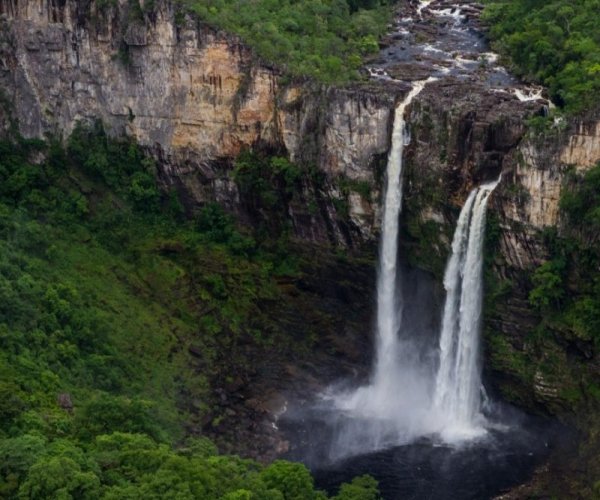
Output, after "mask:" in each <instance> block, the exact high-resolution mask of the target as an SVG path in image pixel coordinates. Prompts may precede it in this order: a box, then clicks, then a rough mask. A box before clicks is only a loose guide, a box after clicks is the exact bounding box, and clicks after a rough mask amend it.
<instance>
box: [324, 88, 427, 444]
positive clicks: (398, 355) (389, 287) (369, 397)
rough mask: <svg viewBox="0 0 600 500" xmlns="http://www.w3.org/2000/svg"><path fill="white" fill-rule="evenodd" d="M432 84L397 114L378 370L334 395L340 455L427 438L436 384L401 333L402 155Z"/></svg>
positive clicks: (383, 247)
mask: <svg viewBox="0 0 600 500" xmlns="http://www.w3.org/2000/svg"><path fill="white" fill-rule="evenodd" d="M430 80H432V79H430ZM430 80H426V81H421V82H415V83H414V84H413V85H414V86H413V88H412V90H411V91H410V92H409V93H408V95H407V96H406V97H405V99H404V100H403V101H402V102H401V103H400V104H399V105H398V106H397V107H396V111H395V116H394V128H393V132H392V147H391V150H390V153H389V156H388V164H387V182H386V190H385V197H384V204H383V220H382V227H381V244H380V256H379V269H378V275H377V343H376V357H375V366H374V369H373V375H372V378H371V383H370V384H369V385H367V386H363V387H359V388H358V389H355V390H353V391H351V392H349V393H344V394H338V395H336V396H334V399H335V403H336V406H337V407H338V408H339V409H342V410H345V411H346V412H347V413H346V415H347V416H348V417H350V420H348V421H344V422H342V423H340V425H339V427H338V431H339V435H338V442H337V443H335V444H334V448H335V452H336V453H338V454H339V455H340V456H343V455H348V454H353V453H359V452H364V451H365V450H367V449H378V448H382V447H385V446H390V445H395V444H398V443H400V442H402V441H404V442H406V441H409V440H410V439H412V438H414V437H415V436H416V435H420V434H422V431H421V430H420V426H421V424H422V422H423V419H424V414H425V413H427V412H428V411H429V406H430V403H429V398H430V396H429V395H430V393H431V383H430V380H428V377H427V376H426V375H425V374H424V373H423V369H424V367H423V366H422V364H420V363H418V361H417V359H416V356H414V355H413V354H414V353H413V351H414V347H413V346H412V344H411V341H410V340H406V339H403V338H402V336H401V335H400V334H399V333H400V326H401V325H400V322H401V316H402V299H401V293H399V291H398V283H399V282H400V281H401V280H400V279H399V276H398V274H399V272H398V227H399V217H400V212H401V209H402V164H403V161H402V160H403V158H402V157H403V152H404V147H405V146H406V145H407V144H408V142H409V134H408V131H407V129H406V124H405V120H404V112H405V110H406V107H407V106H408V105H409V104H410V103H411V102H412V100H413V99H414V98H415V97H416V96H417V95H418V94H419V92H421V91H422V90H423V88H424V87H425V85H426V84H427V83H428V82H429V81H430ZM420 410H422V413H421V412H420ZM365 420H366V421H365Z"/></svg>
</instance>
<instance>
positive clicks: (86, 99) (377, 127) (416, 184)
mask: <svg viewBox="0 0 600 500" xmlns="http://www.w3.org/2000/svg"><path fill="white" fill-rule="evenodd" d="M99 5H103V6H104V7H100V6H99ZM400 76H401V75H400ZM408 76H410V75H408ZM408 79H409V78H408ZM0 88H1V89H2V96H1V97H2V99H1V103H2V105H1V106H0V123H1V127H2V129H4V130H7V129H8V128H9V126H10V122H11V120H12V121H13V122H14V123H15V124H16V125H17V127H18V129H19V131H20V133H21V134H22V135H23V136H24V137H28V138H32V137H44V136H45V135H46V134H54V135H62V136H63V137H67V136H68V135H69V134H70V132H71V131H72V130H73V129H74V127H75V126H76V125H77V123H78V122H79V121H93V120H96V119H100V120H102V122H103V123H104V124H105V126H106V128H107V129H108V131H109V132H110V133H111V134H114V135H121V134H127V135H129V136H132V137H134V138H135V139H136V140H137V141H138V142H139V143H140V144H142V145H143V146H144V147H146V148H147V149H148V150H150V151H151V152H152V153H153V154H154V156H155V157H156V158H157V160H158V164H159V165H160V174H161V180H162V182H163V183H164V184H165V186H167V187H175V188H177V189H178V190H179V192H180V193H182V195H183V198H184V199H185V200H186V202H187V205H188V207H189V208H190V209H192V210H193V209H194V207H196V206H200V205H202V204H203V203H205V202H207V201H212V200H216V201H219V202H221V203H222V204H224V205H225V206H226V207H228V209H229V210H231V211H232V212H234V213H236V214H237V215H238V216H239V217H240V219H241V220H242V221H244V220H249V218H248V217H247V213H246V210H245V206H244V203H243V200H242V199H241V195H240V192H239V190H238V188H237V186H236V183H235V182H234V181H233V179H232V175H231V172H232V168H233V162H234V159H235V157H236V156H237V155H238V154H239V153H240V151H242V150H244V149H247V148H255V149H264V150H268V151H271V152H276V153H277V154H282V155H287V156H288V157H289V158H290V159H292V160H293V161H295V162H298V163H299V164H301V165H303V166H305V167H308V166H310V167H314V168H316V169H317V171H318V172H320V173H321V174H322V178H323V180H322V181H321V184H319V185H318V186H315V185H314V184H311V183H310V182H308V181H305V182H303V187H302V190H303V193H302V196H300V199H301V200H305V201H306V200H308V199H309V198H310V199H313V198H311V196H312V195H311V196H309V194H310V193H312V192H314V191H319V196H318V197H317V202H318V203H316V209H315V208H314V207H312V208H311V207H310V206H309V205H310V204H309V203H308V201H306V202H305V203H303V202H297V203H295V204H290V206H288V208H287V210H288V213H287V216H288V217H289V219H290V220H291V222H292V227H293V231H294V234H295V236H296V237H298V238H299V239H302V240H306V241H311V242H313V243H318V244H331V245H334V246H343V247H352V248H354V247H361V246H363V245H365V244H367V245H369V246H370V247H371V248H372V245H373V244H374V243H375V242H376V241H377V233H378V220H379V214H380V207H379V204H378V200H380V194H379V193H380V189H381V182H382V172H383V168H384V167H385V159H386V155H387V151H388V149H389V142H390V133H391V123H392V119H393V110H394V107H395V103H396V102H397V101H398V99H399V98H401V96H402V95H404V93H405V92H406V90H407V88H406V86H405V85H402V84H396V83H392V82H387V83H378V84H375V83H372V84H356V85H352V86H348V87H346V88H331V87H326V86H322V85H317V84H314V83H309V82H294V83H286V84H285V85H284V84H282V78H281V77H280V75H279V74H278V72H277V70H276V69H274V68H272V67H270V66H269V65H267V64H264V63H262V62H261V61H260V60H258V59H257V58H256V57H255V56H254V55H253V54H252V53H251V52H250V51H249V50H248V49H247V48H246V47H245V46H244V44H243V43H241V41H240V40H239V39H238V38H236V37H234V36H231V35H228V34H225V33H223V32H220V31H217V30H214V29H212V28H210V27H207V26H205V25H202V24H200V23H198V22H196V21H195V20H194V19H192V18H191V17H189V16H187V15H183V14H181V13H180V12H177V11H176V9H175V8H174V7H173V4H171V3H170V2H167V1H162V0H161V1H157V2H154V5H153V7H152V9H148V11H146V12H142V13H141V14H140V15H137V17H136V16H135V15H133V14H132V13H131V12H129V4H128V2H126V1H124V0H119V1H118V2H115V3H114V4H113V3H106V2H103V3H102V4H99V3H98V2H77V1H75V0H43V1H32V0H30V1H24V0H0ZM543 113H544V103H543V102H541V101H531V102H520V101H519V100H518V99H517V98H516V97H514V96H513V95H512V94H509V93H501V92H492V91H490V90H489V89H486V88H485V86H483V85H482V84H480V83H478V82H477V81H475V80H473V81H462V82H460V81H454V80H452V79H451V78H449V79H445V80H443V81H439V82H435V83H431V84H429V85H428V86H427V87H426V89H425V90H424V91H423V93H422V94H421V95H420V96H419V97H418V98H417V99H416V101H415V102H414V104H413V105H412V106H411V108H410V109H409V111H408V123H409V125H410V129H411V134H412V139H411V144H410V146H409V147H408V148H407V153H406V155H407V156H406V162H407V169H406V183H405V194H406V197H405V213H404V215H403V218H404V222H403V233H404V234H403V237H402V251H403V253H404V255H405V256H406V257H407V259H408V260H409V262H410V263H412V264H413V265H415V266H417V267H420V268H423V269H426V270H428V271H430V272H432V273H433V274H435V275H436V276H437V277H438V278H439V277H441V273H442V272H443V268H444V264H445V260H446V258H447V255H448V251H449V245H450V241H451V236H452V232H453V228H454V225H455V222H456V218H457V215H458V211H459V209H460V206H461V205H462V203H463V202H464V200H465V198H466V196H467V195H468V192H469V190H470V189H471V187H472V186H473V185H474V184H476V183H478V182H481V181H484V180H487V179H491V178H497V177H498V176H499V175H500V174H502V182H501V184H500V186H499V188H498V189H497V191H496V192H495V194H494V196H493V198H492V203H491V207H490V220H492V221H493V223H494V224H495V230H496V235H495V236H496V254H495V259H494V260H493V262H492V263H491V264H490V265H491V268H492V269H493V271H494V273H493V274H494V280H495V282H496V285H498V286H499V287H501V285H502V284H504V285H506V287H508V288H510V293H509V294H505V295H497V296H496V295H494V297H493V301H495V304H492V305H494V306H495V310H494V311H493V312H492V313H490V314H488V315H487V318H488V321H487V327H486V328H487V330H488V331H490V332H493V335H498V334H501V335H502V338H503V339H506V342H505V343H503V344H502V345H503V346H504V348H506V349H509V350H511V352H513V354H514V356H520V355H521V354H523V355H529V354H528V351H527V350H528V344H527V341H526V339H527V336H528V334H529V333H530V331H531V329H532V328H534V326H535V325H536V324H537V322H538V321H539V318H538V317H537V313H536V312H535V311H533V310H532V309H531V307H530V306H529V304H528V301H527V295H528V291H529V287H530V281H529V275H530V274H531V272H532V271H533V270H534V269H535V268H536V267H537V266H539V265H540V264H541V263H542V262H544V260H545V259H546V258H547V257H548V255H547V253H548V252H547V249H546V247H545V245H544V243H543V239H542V237H541V234H542V233H543V231H544V230H545V229H546V228H552V227H559V226H560V224H561V220H560V213H559V207H558V201H559V198H560V193H561V189H562V186H563V181H564V175H565V172H566V171H567V170H568V169H569V168H575V169H576V170H578V171H580V172H583V171H585V170H586V169H588V168H590V167H591V166H593V165H594V164H595V163H596V162H598V161H599V160H600V120H598V119H597V117H594V116H591V117H588V118H587V119H585V120H579V121H577V122H573V123H564V124H562V125H561V124H559V126H557V127H556V129H555V130H553V131H551V132H550V133H549V134H547V135H546V136H545V137H546V139H544V138H543V137H541V136H535V135H533V134H532V133H531V132H530V131H528V128H527V125H526V122H527V120H528V119H529V118H530V117H532V116H537V115H541V114H543ZM548 137H549V139H548ZM357 186H362V187H361V188H360V189H359V188H358V187H357ZM365 187H366V188H367V189H368V191H369V192H370V196H365V195H364V192H362V191H364V190H365ZM509 284H510V286H509ZM490 307H491V306H490ZM492 340H493V339H492ZM492 340H490V341H489V342H488V344H487V345H488V349H489V350H491V352H490V353H489V355H490V356H491V357H492V359H495V363H493V364H492V365H493V370H494V371H495V376H496V379H497V380H498V381H499V383H498V384H499V386H500V388H501V389H502V386H503V380H506V381H508V382H510V384H512V386H515V385H516V386H518V387H520V388H521V389H520V390H518V391H517V392H516V393H515V394H513V395H512V396H514V397H513V399H517V400H520V401H521V402H522V403H523V404H524V405H526V406H529V407H532V406H535V405H537V404H539V405H540V407H542V408H544V409H548V408H550V409H552V408H554V409H556V408H560V405H561V404H562V403H561V398H560V391H561V387H560V383H559V382H558V381H556V380H554V381H553V380H548V379H547V377H545V376H544V374H543V373H542V372H535V373H534V375H533V376H532V377H529V378H524V377H522V376H521V375H522V374H519V373H513V371H514V370H513V368H514V367H512V366H511V365H510V363H509V362H508V361H507V360H505V359H504V358H502V356H498V353H497V352H496V351H497V350H498V349H497V347H494V345H495V344H493V342H492ZM494 356H496V357H495V358H494ZM532 356H533V355H532ZM532 359H533V358H532ZM569 383H570V382H569ZM505 386H506V387H508V385H505ZM506 395H507V396H508V397H511V394H506ZM532 402H533V403H532Z"/></svg>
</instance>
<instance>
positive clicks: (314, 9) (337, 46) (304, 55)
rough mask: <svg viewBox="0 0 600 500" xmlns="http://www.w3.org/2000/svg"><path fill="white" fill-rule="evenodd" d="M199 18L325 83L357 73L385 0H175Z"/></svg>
mask: <svg viewBox="0 0 600 500" xmlns="http://www.w3.org/2000/svg"><path fill="white" fill-rule="evenodd" d="M180 1H181V2H182V3H183V4H184V5H185V6H186V7H188V8H190V9H191V10H192V11H193V12H194V13H196V14H197V15H198V16H199V17H200V19H202V20H203V21H206V22H208V23H210V24H212V25H214V26H217V27H219V28H222V29H224V30H227V31H229V32H231V33H235V34H237V35H240V36H241V37H242V39H243V40H244V41H245V42H246V43H248V44H249V45H250V46H251V47H252V48H254V49H255V50H256V52H257V53H258V55H260V56H261V57H262V58H264V59H266V60H267V61H271V62H273V63H276V64H278V65H280V66H281V67H282V68H283V69H284V70H285V71H286V72H287V73H289V74H291V75H294V76H310V77H313V78H316V79H317V80H319V81H322V82H325V83H334V82H335V83H340V82H346V81H348V80H356V79H358V78H359V73H358V69H359V68H360V66H361V65H362V61H363V57H364V56H366V55H368V54H372V53H376V52H377V51H378V49H379V48H378V44H377V39H378V38H379V37H380V36H381V35H382V34H383V33H384V32H385V29H386V26H387V22H388V20H389V19H390V12H391V11H390V8H389V7H388V4H389V3H390V2H388V1H387V0H295V1H293V2H291V1H289V0H257V1H254V2H245V1H234V0H202V1H200V0H180Z"/></svg>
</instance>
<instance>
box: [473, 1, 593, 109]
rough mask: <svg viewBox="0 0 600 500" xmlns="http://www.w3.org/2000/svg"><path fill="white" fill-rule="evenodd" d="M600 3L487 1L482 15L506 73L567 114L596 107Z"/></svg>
mask: <svg viewBox="0 0 600 500" xmlns="http://www.w3.org/2000/svg"><path fill="white" fill-rule="evenodd" d="M599 12H600V1H599V0H580V1H577V2H573V1H570V0H502V1H496V0H490V1H489V2H488V5H487V7H486V9H485V11H484V19H485V20H486V21H487V22H488V23H489V25H490V30H489V35H490V37H491V39H492V41H493V47H494V49H495V50H497V51H499V52H500V53H501V54H504V55H506V56H508V57H510V61H511V69H512V70H513V71H514V72H515V73H516V74H518V75H520V76H522V77H523V78H525V79H528V80H530V81H532V82H538V83H542V84H543V85H545V86H547V87H548V88H549V90H550V95H551V98H552V99H553V100H554V101H555V102H556V103H557V104H559V105H560V106H564V107H565V108H566V109H567V110H568V111H571V112H578V111H582V110H585V109H587V108H588V107H590V106H592V105H597V103H598V95H599V93H600V25H599V24H598V13H599Z"/></svg>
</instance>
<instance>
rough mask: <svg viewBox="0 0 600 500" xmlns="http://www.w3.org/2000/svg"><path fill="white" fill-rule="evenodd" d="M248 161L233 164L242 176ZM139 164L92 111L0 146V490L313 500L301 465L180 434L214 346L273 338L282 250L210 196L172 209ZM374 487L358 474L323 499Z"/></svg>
mask: <svg viewBox="0 0 600 500" xmlns="http://www.w3.org/2000/svg"><path fill="white" fill-rule="evenodd" d="M253 158H254V157H253V156H252V155H248V156H247V157H246V161H245V162H241V163H240V164H239V165H238V167H237V169H236V174H235V175H236V176H239V177H243V178H244V179H245V180H246V181H248V179H250V180H251V179H252V177H251V175H249V173H248V172H249V169H250V170H251V169H252V168H253V167H252V166H253V165H256V164H260V162H257V161H254V162H253V161H252V159H253ZM275 163H278V165H279V167H278V168H279V170H278V171H277V172H280V171H282V169H283V171H286V169H285V168H284V167H282V165H281V164H282V161H279V162H275ZM154 168H155V167H154V162H153V161H152V160H151V159H150V158H148V157H147V156H145V155H144V154H143V152H142V151H141V150H140V148H138V147H137V145H136V144H134V143H133V142H131V141H129V140H126V139H122V140H112V139H110V138H108V137H107V135H106V134H105V133H104V131H103V128H102V126H101V125H99V124H97V125H96V126H95V127H92V128H83V127H79V128H77V129H76V131H75V132H74V133H73V135H72V136H71V137H70V139H69V140H68V143H67V146H66V147H63V146H62V145H61V143H60V142H58V141H54V140H48V141H37V140H24V139H21V138H19V137H15V138H13V140H3V141H2V142H0V231H1V233H2V239H1V242H0V373H1V376H0V497H2V498H17V497H18V498H31V499H42V498H56V499H58V498H60V499H68V498H89V499H96V498H105V499H111V498H115V499H116V498H119V499H124V498H131V499H134V498H148V499H150V498H157V499H158V498H161V499H162V498H177V499H188V498H189V499H193V498H196V499H200V498H201V499H210V498H228V499H251V498H256V499H298V500H300V499H302V500H304V499H310V498H326V496H325V495H324V494H323V493H319V492H317V491H315V489H314V486H313V481H312V478H311V476H310V474H309V472H308V470H307V469H306V468H305V467H304V466H303V465H301V464H293V463H288V462H283V461H277V462H274V463H272V464H271V465H269V466H263V465H259V464H258V463H256V462H253V461H251V460H242V459H240V458H237V457H231V456H221V455H218V454H217V452H216V448H215V446H214V444H212V443H211V442H210V441H209V440H208V439H207V438H206V437H204V436H202V435H200V434H199V432H198V431H195V432H192V433H190V432H185V431H184V424H185V425H187V426H188V427H187V428H190V426H192V427H193V424H194V418H195V417H194V415H192V413H196V414H203V412H204V411H205V410H207V409H208V408H207V406H208V405H210V401H211V399H210V389H211V387H210V386H211V382H212V380H214V378H215V377H220V376H222V375H223V371H225V372H226V371H227V370H229V367H230V364H228V362H226V361H224V360H225V358H227V359H228V360H229V363H231V364H237V365H239V366H243V365H244V364H247V363H249V362H250V360H249V359H247V358H245V356H246V355H245V354H244V351H243V349H242V348H241V347H240V345H241V344H242V343H243V344H245V345H248V344H249V343H250V344H253V345H255V346H258V348H260V346H267V345H270V344H273V343H275V342H277V343H279V344H282V343H284V341H283V340H282V339H281V338H280V337H278V335H282V333H281V332H279V331H278V330H277V329H276V328H275V327H274V326H273V325H271V324H269V323H268V319H266V318H265V314H264V313H263V311H262V310H261V308H260V307H259V304H260V303H261V302H266V303H269V301H271V300H274V299H276V298H277V294H278V291H277V288H276V286H275V276H277V275H281V274H282V273H293V272H294V264H293V262H290V261H289V258H288V252H286V253H285V255H283V256H282V253H281V252H280V251H279V250H278V249H280V248H281V245H283V243H282V242H281V241H279V242H275V243H273V244H266V243H264V244H263V243H261V242H259V241H257V240H256V239H254V238H253V236H252V235H250V234H243V233H241V232H239V231H238V229H237V228H236V227H235V225H234V223H233V221H232V219H231V218H230V217H229V216H227V215H226V214H225V213H224V212H223V210H222V209H220V207H219V206H218V205H215V204H208V205H206V206H205V207H204V208H203V209H202V210H200V211H199V212H197V213H196V214H195V216H193V217H186V216H185V215H184V213H183V210H182V207H181V205H180V203H179V201H178V198H177V197H176V196H175V195H173V194H172V193H171V194H170V193H165V192H163V191H161V190H159V188H158V185H157V180H156V179H157V178H156V172H155V171H154ZM288 169H289V168H288ZM274 175H279V174H277V173H276V174H274ZM240 182H242V181H240ZM224 332H226V334H224ZM190 342H194V345H195V346H196V350H197V351H199V352H202V354H203V359H202V361H201V363H200V364H199V365H194V363H193V362H191V361H190V359H191V358H190V355H189V353H188V352H187V346H188V345H189V343H190ZM285 343H288V344H289V343H290V339H288V340H287V341H286V342H285ZM292 347H293V348H298V349H300V348H302V346H301V345H298V344H293V343H292ZM183 400H185V401H186V402H189V401H196V402H197V403H196V405H197V406H198V405H199V406H198V407H197V408H195V409H194V410H195V411H194V412H191V411H190V408H189V406H186V404H184V403H183ZM222 418H223V417H222V416H219V415H216V416H215V418H214V420H213V425H218V422H219V421H220V420H222ZM377 496H378V495H377V486H376V483H375V482H374V480H373V479H371V478H369V477H361V478H357V479H356V480H355V481H354V482H353V483H352V484H347V485H344V486H343V487H342V488H341V490H340V493H339V495H338V496H337V497H336V498H339V499H371V498H372V499H375V498H377Z"/></svg>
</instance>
